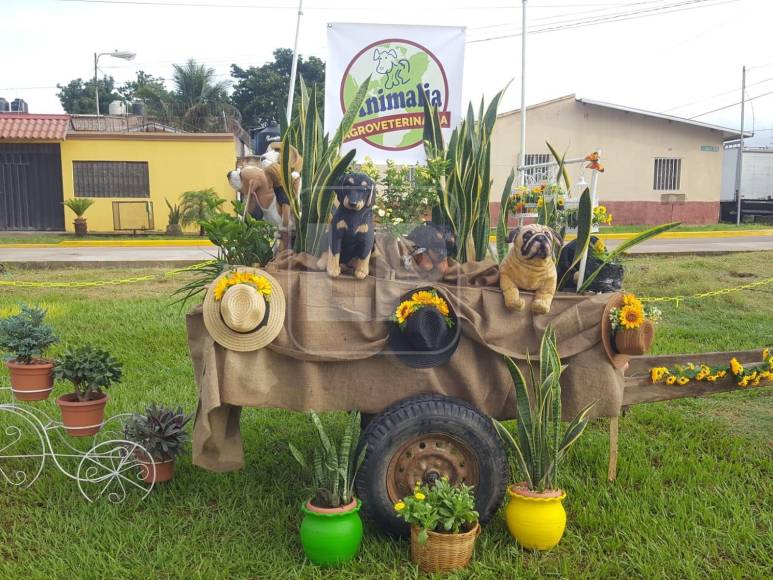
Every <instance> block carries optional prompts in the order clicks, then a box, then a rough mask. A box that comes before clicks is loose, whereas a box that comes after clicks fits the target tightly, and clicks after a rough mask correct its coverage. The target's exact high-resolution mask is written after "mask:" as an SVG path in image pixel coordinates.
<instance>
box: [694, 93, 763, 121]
mask: <svg viewBox="0 0 773 580" xmlns="http://www.w3.org/2000/svg"><path fill="white" fill-rule="evenodd" d="M768 95H773V91H768V92H767V93H762V94H761V95H757V96H756V97H750V98H748V99H744V101H745V102H747V103H748V102H749V101H754V100H755V99H759V98H761V97H767V96H768ZM740 104H741V101H738V102H737V103H733V104H732V105H725V106H724V107H718V108H716V109H711V110H710V111H706V112H705V113H701V114H700V115H693V116H692V117H687V118H688V119H697V118H698V117H705V116H706V115H708V114H710V113H716V112H717V111H724V110H725V109H729V108H731V107H737V106H738V105H740Z"/></svg>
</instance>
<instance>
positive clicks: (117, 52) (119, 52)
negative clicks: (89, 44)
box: [94, 50, 137, 117]
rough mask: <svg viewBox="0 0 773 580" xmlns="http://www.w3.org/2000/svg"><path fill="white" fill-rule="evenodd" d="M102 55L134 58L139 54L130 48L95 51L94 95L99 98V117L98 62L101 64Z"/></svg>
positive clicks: (127, 58)
mask: <svg viewBox="0 0 773 580" xmlns="http://www.w3.org/2000/svg"><path fill="white" fill-rule="evenodd" d="M100 56H112V57H113V58H122V59H124V60H133V59H134V57H135V56H137V55H136V54H135V53H133V52H131V51H128V50H114V51H113V52H99V53H97V52H95V53H94V97H95V98H96V100H97V117H99V76H98V75H97V64H99V57H100Z"/></svg>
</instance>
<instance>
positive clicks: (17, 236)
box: [0, 232, 206, 244]
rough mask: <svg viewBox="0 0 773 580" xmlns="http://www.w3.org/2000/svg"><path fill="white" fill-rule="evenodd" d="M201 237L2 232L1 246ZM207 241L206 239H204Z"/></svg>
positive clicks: (192, 235)
mask: <svg viewBox="0 0 773 580" xmlns="http://www.w3.org/2000/svg"><path fill="white" fill-rule="evenodd" d="M198 238H199V236H198V235H196V234H184V235H182V236H167V235H166V234H163V233H161V232H157V233H152V234H150V233H148V234H145V233H138V234H137V235H133V234H99V233H92V234H89V235H88V237H86V238H76V237H75V234H65V233H51V234H47V233H44V232H16V233H10V232H1V233H0V244H58V243H60V242H80V241H89V240H93V241H113V240H122V241H127V240H195V239H198ZM203 239H204V240H205V241H206V238H203Z"/></svg>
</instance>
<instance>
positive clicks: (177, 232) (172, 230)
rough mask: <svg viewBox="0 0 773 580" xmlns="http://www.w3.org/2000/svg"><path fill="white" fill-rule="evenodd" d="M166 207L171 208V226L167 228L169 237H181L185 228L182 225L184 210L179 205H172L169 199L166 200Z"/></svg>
mask: <svg viewBox="0 0 773 580" xmlns="http://www.w3.org/2000/svg"><path fill="white" fill-rule="evenodd" d="M164 201H165V202H166V207H168V208H169V224H168V225H167V226H166V235H167V236H181V235H183V228H182V226H181V225H180V219H182V213H183V212H182V208H181V207H180V204H179V203H176V204H174V205H172V204H171V203H169V200H168V199H165V200H164Z"/></svg>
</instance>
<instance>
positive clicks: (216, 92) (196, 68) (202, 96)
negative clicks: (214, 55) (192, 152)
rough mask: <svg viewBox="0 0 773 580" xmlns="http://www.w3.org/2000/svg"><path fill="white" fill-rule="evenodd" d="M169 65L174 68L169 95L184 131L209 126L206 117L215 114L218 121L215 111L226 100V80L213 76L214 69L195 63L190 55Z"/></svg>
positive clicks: (202, 128) (200, 129) (217, 110)
mask: <svg viewBox="0 0 773 580" xmlns="http://www.w3.org/2000/svg"><path fill="white" fill-rule="evenodd" d="M172 67H173V68H174V74H173V76H172V82H173V84H174V91H173V93H172V96H173V100H174V104H175V108H176V109H177V111H176V112H178V113H179V115H180V116H181V118H182V120H183V122H184V124H185V127H184V128H185V129H186V130H188V131H190V130H193V131H207V130H210V127H209V125H210V124H211V122H210V123H208V122H207V121H208V120H209V119H210V118H214V117H217V118H218V123H219V117H220V115H219V114H218V112H219V109H220V108H222V106H223V105H226V104H227V103H228V94H227V92H226V89H227V88H228V86H229V84H230V83H229V82H228V81H218V80H216V78H217V77H216V75H215V69H213V68H211V67H208V66H206V65H204V64H199V63H197V62H196V61H195V60H193V59H189V60H188V61H187V62H186V63H185V64H182V65H179V64H175V65H172ZM213 110H214V111H213ZM213 112H215V114H213Z"/></svg>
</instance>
